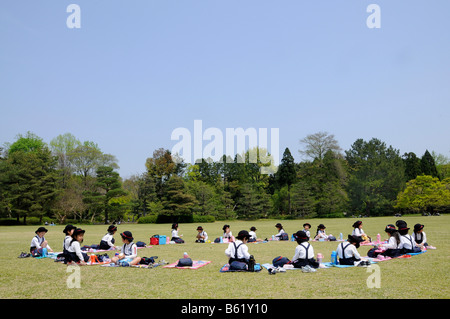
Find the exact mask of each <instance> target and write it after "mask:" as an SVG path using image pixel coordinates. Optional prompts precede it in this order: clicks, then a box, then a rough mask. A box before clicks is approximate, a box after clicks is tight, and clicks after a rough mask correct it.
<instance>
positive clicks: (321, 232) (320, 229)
mask: <svg viewBox="0 0 450 319" xmlns="http://www.w3.org/2000/svg"><path fill="white" fill-rule="evenodd" d="M325 228H326V227H325V225H324V224H320V225H319V226H317V231H316V236H315V237H314V240H320V239H323V240H327V239H328V235H327V233H326V232H325Z"/></svg>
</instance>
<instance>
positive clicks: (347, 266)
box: [323, 261, 377, 268]
mask: <svg viewBox="0 0 450 319" xmlns="http://www.w3.org/2000/svg"><path fill="white" fill-rule="evenodd" d="M370 263H371V264H376V263H377V262H376V261H371V262H370ZM323 265H325V267H327V268H331V267H337V268H349V267H356V266H355V265H334V264H332V263H331V262H327V263H323Z"/></svg>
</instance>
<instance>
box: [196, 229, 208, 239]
mask: <svg viewBox="0 0 450 319" xmlns="http://www.w3.org/2000/svg"><path fill="white" fill-rule="evenodd" d="M198 234H199V235H200V236H205V238H203V240H204V241H207V240H208V234H207V233H206V232H205V231H202V232H200V233H198Z"/></svg>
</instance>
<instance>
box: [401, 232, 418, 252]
mask: <svg viewBox="0 0 450 319" xmlns="http://www.w3.org/2000/svg"><path fill="white" fill-rule="evenodd" d="M400 240H401V242H402V244H403V248H405V249H413V248H414V247H416V241H415V240H414V238H413V237H412V236H411V235H410V234H406V235H404V236H403V235H402V236H400ZM411 244H412V246H411Z"/></svg>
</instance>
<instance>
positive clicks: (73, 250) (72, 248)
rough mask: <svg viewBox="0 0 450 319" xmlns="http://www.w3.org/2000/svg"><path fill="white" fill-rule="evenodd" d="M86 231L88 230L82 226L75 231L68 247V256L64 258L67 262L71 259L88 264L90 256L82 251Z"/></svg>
mask: <svg viewBox="0 0 450 319" xmlns="http://www.w3.org/2000/svg"><path fill="white" fill-rule="evenodd" d="M85 232H86V231H85V230H83V229H81V228H77V229H75V230H74V231H73V233H72V239H71V241H70V245H69V248H68V249H67V252H68V258H65V260H64V263H65V264H67V263H68V262H70V261H71V262H75V263H78V264H80V265H86V263H87V262H88V260H89V256H88V255H87V254H86V253H84V252H82V251H81V243H82V242H83V239H84V233H85Z"/></svg>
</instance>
